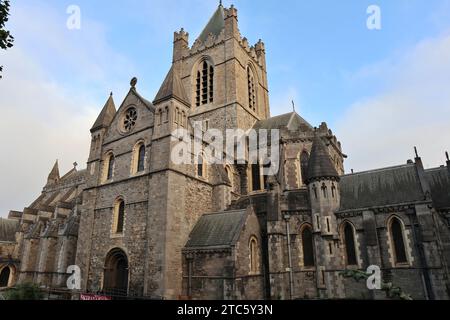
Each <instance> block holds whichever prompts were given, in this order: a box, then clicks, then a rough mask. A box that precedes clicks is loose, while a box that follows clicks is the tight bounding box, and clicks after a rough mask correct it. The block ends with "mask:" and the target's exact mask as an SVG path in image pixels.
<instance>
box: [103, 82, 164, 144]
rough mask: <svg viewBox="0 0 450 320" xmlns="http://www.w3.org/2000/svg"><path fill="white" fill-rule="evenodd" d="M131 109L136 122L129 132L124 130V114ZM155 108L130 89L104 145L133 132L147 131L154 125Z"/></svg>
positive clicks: (112, 123) (107, 133)
mask: <svg viewBox="0 0 450 320" xmlns="http://www.w3.org/2000/svg"><path fill="white" fill-rule="evenodd" d="M131 108H134V109H135V110H136V120H135V124H134V126H133V128H132V130H131V131H127V130H126V129H125V125H124V124H125V118H126V113H127V111H128V110H130V109H131ZM154 114H155V108H154V106H153V104H152V103H151V102H149V101H148V100H146V99H144V98H143V97H142V96H140V95H139V94H138V93H137V92H136V89H134V88H132V89H131V90H130V91H129V92H128V94H127V96H126V97H125V99H124V100H123V102H122V104H121V106H120V108H119V109H118V110H117V112H116V114H115V116H114V118H113V120H112V122H111V125H110V126H109V127H108V130H107V132H106V135H105V140H104V143H109V142H111V141H114V140H118V139H121V138H124V137H126V136H129V135H132V134H133V133H135V132H138V131H142V130H145V129H149V128H150V127H153V125H154Z"/></svg>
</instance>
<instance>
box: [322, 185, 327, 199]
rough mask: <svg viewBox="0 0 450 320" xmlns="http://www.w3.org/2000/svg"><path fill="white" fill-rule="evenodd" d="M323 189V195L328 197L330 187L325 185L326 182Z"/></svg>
mask: <svg viewBox="0 0 450 320" xmlns="http://www.w3.org/2000/svg"><path fill="white" fill-rule="evenodd" d="M321 189H322V195H323V197H324V198H325V199H326V198H327V197H328V188H327V186H326V185H325V183H323V184H322V187H321Z"/></svg>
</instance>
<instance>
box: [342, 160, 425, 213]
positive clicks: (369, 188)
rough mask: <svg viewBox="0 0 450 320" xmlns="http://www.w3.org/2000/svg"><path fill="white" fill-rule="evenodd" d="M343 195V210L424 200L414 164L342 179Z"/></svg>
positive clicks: (350, 175)
mask: <svg viewBox="0 0 450 320" xmlns="http://www.w3.org/2000/svg"><path fill="white" fill-rule="evenodd" d="M340 195H341V207H340V210H341V211H345V210H352V209H364V208H371V207H382V206H387V205H395V204H402V203H411V202H417V201H423V200H425V195H424V193H423V191H422V187H421V184H420V180H419V176H418V174H417V170H416V167H415V164H408V165H403V166H397V167H390V168H384V169H379V170H373V171H367V172H361V173H354V174H349V175H345V176H342V177H341V181H340Z"/></svg>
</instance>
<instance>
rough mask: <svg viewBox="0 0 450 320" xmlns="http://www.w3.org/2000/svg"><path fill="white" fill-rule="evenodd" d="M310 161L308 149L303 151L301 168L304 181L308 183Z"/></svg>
mask: <svg viewBox="0 0 450 320" xmlns="http://www.w3.org/2000/svg"><path fill="white" fill-rule="evenodd" d="M308 163H309V154H308V152H306V151H303V152H302V154H301V155H300V168H301V170H300V171H301V173H302V181H303V183H304V184H306V179H308Z"/></svg>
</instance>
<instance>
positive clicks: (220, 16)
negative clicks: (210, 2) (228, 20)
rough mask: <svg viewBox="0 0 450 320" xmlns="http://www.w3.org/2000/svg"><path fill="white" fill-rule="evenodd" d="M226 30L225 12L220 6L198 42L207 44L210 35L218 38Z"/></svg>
mask: <svg viewBox="0 0 450 320" xmlns="http://www.w3.org/2000/svg"><path fill="white" fill-rule="evenodd" d="M224 28H225V11H224V8H223V6H222V5H219V7H218V8H217V10H216V11H215V12H214V14H213V15H212V17H211V19H210V20H209V22H208V24H207V25H206V27H205V28H204V29H203V31H202V33H201V34H200V36H199V37H198V40H200V41H201V42H205V41H206V40H207V39H208V36H209V34H212V35H213V36H215V37H217V36H218V35H220V33H221V32H222V30H223V29H224Z"/></svg>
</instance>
